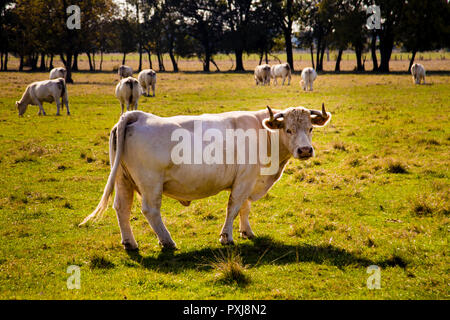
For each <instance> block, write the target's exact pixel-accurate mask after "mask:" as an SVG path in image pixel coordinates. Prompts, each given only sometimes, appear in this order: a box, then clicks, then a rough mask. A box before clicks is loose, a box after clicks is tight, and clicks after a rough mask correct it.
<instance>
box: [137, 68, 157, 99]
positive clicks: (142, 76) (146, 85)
mask: <svg viewBox="0 0 450 320" xmlns="http://www.w3.org/2000/svg"><path fill="white" fill-rule="evenodd" d="M138 81H139V83H140V84H141V86H142V88H143V89H144V90H145V91H146V94H147V97H149V96H150V87H151V88H152V92H153V96H155V85H156V72H155V71H153V70H152V69H145V70H142V71H141V72H139V75H138ZM144 95H145V93H144Z"/></svg>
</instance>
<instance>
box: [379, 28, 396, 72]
mask: <svg viewBox="0 0 450 320" xmlns="http://www.w3.org/2000/svg"><path fill="white" fill-rule="evenodd" d="M393 47H394V38H393V36H392V35H386V36H383V37H381V39H380V55H381V61H380V67H379V71H381V72H389V60H390V59H391V54H392V48H393Z"/></svg>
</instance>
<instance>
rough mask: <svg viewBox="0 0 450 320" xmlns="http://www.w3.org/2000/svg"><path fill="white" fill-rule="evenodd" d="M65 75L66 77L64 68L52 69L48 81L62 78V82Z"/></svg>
mask: <svg viewBox="0 0 450 320" xmlns="http://www.w3.org/2000/svg"><path fill="white" fill-rule="evenodd" d="M66 75H67V70H66V69H65V68H63V67H60V68H53V69H52V70H51V71H50V80H52V79H58V78H63V79H64V80H66Z"/></svg>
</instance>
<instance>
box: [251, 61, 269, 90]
mask: <svg viewBox="0 0 450 320" xmlns="http://www.w3.org/2000/svg"><path fill="white" fill-rule="evenodd" d="M254 75H255V81H256V85H258V84H262V85H263V86H264V85H266V84H267V85H270V65H268V64H262V65H260V66H256V68H255V73H254Z"/></svg>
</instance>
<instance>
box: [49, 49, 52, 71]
mask: <svg viewBox="0 0 450 320" xmlns="http://www.w3.org/2000/svg"><path fill="white" fill-rule="evenodd" d="M48 68H49V69H50V70H52V69H53V53H52V54H51V55H50V65H49V66H48Z"/></svg>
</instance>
